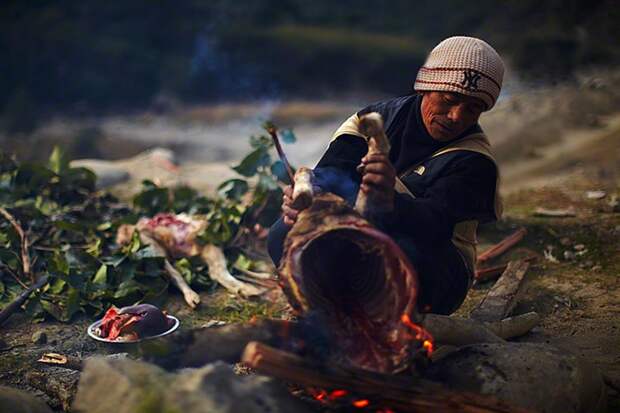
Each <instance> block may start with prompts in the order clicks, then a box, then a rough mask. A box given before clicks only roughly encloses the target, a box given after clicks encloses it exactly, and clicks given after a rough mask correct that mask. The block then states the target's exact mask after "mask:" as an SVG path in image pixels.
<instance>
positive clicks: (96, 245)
mask: <svg viewBox="0 0 620 413" xmlns="http://www.w3.org/2000/svg"><path fill="white" fill-rule="evenodd" d="M102 246H103V240H102V239H101V238H97V239H96V240H95V241H94V242H91V243H90V244H88V247H87V248H86V252H87V253H89V254H90V255H92V256H93V257H99V256H100V255H101V247H102Z"/></svg>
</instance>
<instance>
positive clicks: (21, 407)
mask: <svg viewBox="0 0 620 413" xmlns="http://www.w3.org/2000/svg"><path fill="white" fill-rule="evenodd" d="M0 412H11V413H52V409H50V408H49V406H48V405H47V404H45V402H43V400H41V399H39V398H37V397H35V396H33V395H31V394H30V393H27V392H25V391H23V390H18V389H14V388H11V387H5V386H0Z"/></svg>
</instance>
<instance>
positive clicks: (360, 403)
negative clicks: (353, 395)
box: [353, 399, 370, 409]
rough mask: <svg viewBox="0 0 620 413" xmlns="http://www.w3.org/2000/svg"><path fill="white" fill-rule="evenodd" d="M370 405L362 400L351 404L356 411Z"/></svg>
mask: <svg viewBox="0 0 620 413" xmlns="http://www.w3.org/2000/svg"><path fill="white" fill-rule="evenodd" d="M369 404H370V402H369V401H368V400H366V399H362V400H356V401H354V402H353V406H355V407H357V408H358V409H363V408H364V407H366V406H368V405H369Z"/></svg>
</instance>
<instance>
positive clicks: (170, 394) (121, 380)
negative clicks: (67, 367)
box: [73, 358, 309, 413]
mask: <svg viewBox="0 0 620 413" xmlns="http://www.w3.org/2000/svg"><path fill="white" fill-rule="evenodd" d="M102 389H105V391H103V390H102ZM73 410H74V411H78V412H89V413H104V412H105V413H107V412H110V411H114V412H115V413H129V412H136V411H179V412H193V413H203V412H204V413H207V412H209V413H232V412H244V413H253V412H256V413H258V412H261V413H262V412H266V411H268V412H273V413H278V412H283V413H284V412H309V410H308V408H307V407H306V406H305V405H304V404H303V403H301V402H300V401H299V400H297V399H295V398H294V397H293V396H291V395H290V394H289V393H288V391H287V390H286V388H285V387H284V386H282V385H281V384H280V383H278V382H276V381H274V380H273V379H271V378H268V377H264V376H257V375H251V376H243V377H240V376H237V375H235V374H234V372H233V369H232V368H231V367H230V366H229V365H227V364H224V363H222V362H217V363H214V364H208V365H206V366H204V367H201V368H198V369H185V370H181V371H179V372H177V373H168V372H166V371H165V370H163V369H161V368H159V367H157V366H155V365H152V364H149V363H145V362H142V361H135V360H106V359H103V358H93V359H90V360H89V361H87V363H86V367H85V368H84V371H83V372H82V377H81V379H80V383H79V388H78V393H77V396H76V398H75V403H74V405H73Z"/></svg>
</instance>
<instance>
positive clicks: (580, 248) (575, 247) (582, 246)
mask: <svg viewBox="0 0 620 413" xmlns="http://www.w3.org/2000/svg"><path fill="white" fill-rule="evenodd" d="M573 248H574V249H575V251H583V250H585V249H586V246H585V245H584V244H576V245H574V246H573Z"/></svg>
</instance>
